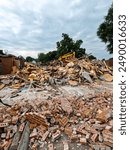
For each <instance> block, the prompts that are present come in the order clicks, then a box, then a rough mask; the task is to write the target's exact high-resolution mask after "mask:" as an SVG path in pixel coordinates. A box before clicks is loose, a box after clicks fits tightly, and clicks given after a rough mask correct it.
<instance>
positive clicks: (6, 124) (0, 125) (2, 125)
mask: <svg viewBox="0 0 130 150" xmlns="http://www.w3.org/2000/svg"><path fill="white" fill-rule="evenodd" d="M8 125H9V124H8V123H0V128H4V127H7V126H8Z"/></svg>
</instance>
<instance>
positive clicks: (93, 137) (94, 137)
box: [91, 133, 98, 143]
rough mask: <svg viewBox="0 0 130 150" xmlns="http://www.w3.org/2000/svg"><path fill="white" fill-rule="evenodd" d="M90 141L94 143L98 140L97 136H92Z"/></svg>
mask: <svg viewBox="0 0 130 150" xmlns="http://www.w3.org/2000/svg"><path fill="white" fill-rule="evenodd" d="M91 140H92V141H93V142H94V143H95V142H96V141H97V140H98V134H96V133H95V134H93V135H92V137H91Z"/></svg>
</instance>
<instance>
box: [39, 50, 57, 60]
mask: <svg viewBox="0 0 130 150" xmlns="http://www.w3.org/2000/svg"><path fill="white" fill-rule="evenodd" d="M56 55H57V51H50V52H48V53H47V54H44V53H39V54H38V60H39V61H40V62H48V61H51V60H54V59H56Z"/></svg>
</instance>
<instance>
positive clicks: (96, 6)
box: [0, 0, 112, 59]
mask: <svg viewBox="0 0 130 150" xmlns="http://www.w3.org/2000/svg"><path fill="white" fill-rule="evenodd" d="M111 4H112V0H0V48H1V49H5V50H8V53H12V54H15V55H22V56H24V57H26V56H28V55H30V56H32V57H35V58H36V57H37V54H38V53H40V52H44V53H46V52H48V51H50V50H51V51H52V50H55V48H56V42H57V41H59V40H61V35H62V33H67V34H69V35H70V37H72V38H73V39H74V40H77V39H82V40H83V45H82V47H83V48H86V52H87V53H92V54H93V55H94V56H96V57H97V58H99V59H102V58H110V57H111V55H109V53H108V52H107V51H106V45H105V44H104V43H102V42H101V40H100V39H99V38H98V37H97V35H96V32H97V28H98V27H99V25H100V24H101V23H102V22H103V21H104V16H106V15H107V12H108V9H109V7H110V6H111Z"/></svg>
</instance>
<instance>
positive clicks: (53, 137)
mask: <svg viewBox="0 0 130 150" xmlns="http://www.w3.org/2000/svg"><path fill="white" fill-rule="evenodd" d="M60 136H61V132H60V130H57V131H56V132H55V133H54V134H52V141H55V140H57V139H59V138H60Z"/></svg>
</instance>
